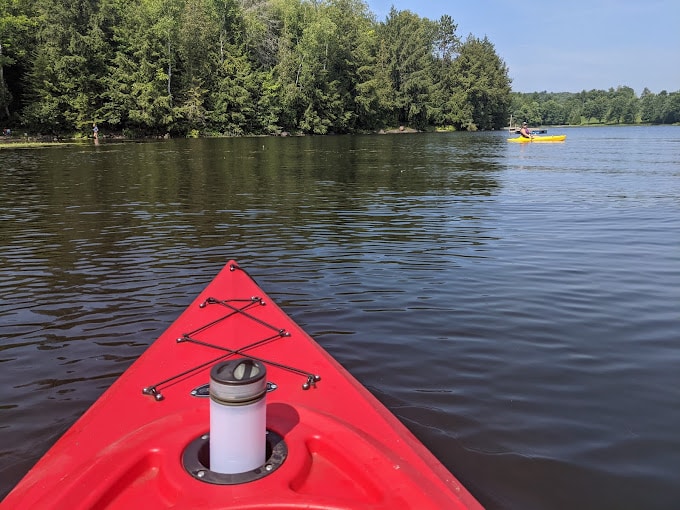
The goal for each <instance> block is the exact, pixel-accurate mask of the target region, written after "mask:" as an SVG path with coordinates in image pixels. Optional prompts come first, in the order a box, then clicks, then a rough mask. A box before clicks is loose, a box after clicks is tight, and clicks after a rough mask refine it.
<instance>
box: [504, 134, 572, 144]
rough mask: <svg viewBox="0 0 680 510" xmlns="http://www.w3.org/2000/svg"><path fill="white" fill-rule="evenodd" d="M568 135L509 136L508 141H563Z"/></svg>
mask: <svg viewBox="0 0 680 510" xmlns="http://www.w3.org/2000/svg"><path fill="white" fill-rule="evenodd" d="M566 138H567V135H551V136H534V137H533V138H524V137H523V136H518V137H516V138H508V142H516V143H528V142H563V141H564V140H566Z"/></svg>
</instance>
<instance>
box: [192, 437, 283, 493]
mask: <svg viewBox="0 0 680 510" xmlns="http://www.w3.org/2000/svg"><path fill="white" fill-rule="evenodd" d="M287 456H288V446H287V445H286V443H285V441H284V440H283V437H282V436H280V435H279V434H277V433H276V432H274V431H272V430H267V437H266V457H267V460H266V461H265V462H264V464H262V465H261V466H258V467H256V468H255V469H252V470H250V471H246V472H244V473H232V474H225V473H217V472H215V471H212V470H211V469H210V434H204V435H202V436H200V437H198V438H196V439H194V440H193V441H192V442H191V443H189V445H188V446H187V447H186V448H185V449H184V452H183V453H182V465H183V466H184V469H185V470H186V471H187V473H189V474H190V475H191V476H192V477H194V478H195V479H196V480H200V481H201V482H205V483H210V484H213V485H238V484H242V483H248V482H252V481H255V480H259V479H260V478H264V477H265V476H267V475H270V474H271V473H273V472H274V471H276V470H277V469H278V468H279V467H281V465H282V464H283V463H284V461H285V460H286V457H287Z"/></svg>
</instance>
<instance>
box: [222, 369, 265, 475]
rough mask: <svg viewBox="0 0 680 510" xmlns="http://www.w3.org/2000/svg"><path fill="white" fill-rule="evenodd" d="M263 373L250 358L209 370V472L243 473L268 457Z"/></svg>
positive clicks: (256, 466)
mask: <svg viewBox="0 0 680 510" xmlns="http://www.w3.org/2000/svg"><path fill="white" fill-rule="evenodd" d="M266 373H267V370H266V368H265V366H264V364H262V363H261V362H259V361H255V360H253V359H250V358H242V359H235V360H231V361H225V362H223V363H218V364H216V365H215V366H214V367H213V368H212V370H211V371H210V471H214V472H216V473H224V474H237V473H245V472H247V471H252V470H253V469H256V468H258V467H260V466H262V465H263V464H264V463H265V461H266V460H267V458H266V455H267V453H266V450H267V423H266V421H267V418H266V399H265V395H266V393H267V380H266V377H265V376H266Z"/></svg>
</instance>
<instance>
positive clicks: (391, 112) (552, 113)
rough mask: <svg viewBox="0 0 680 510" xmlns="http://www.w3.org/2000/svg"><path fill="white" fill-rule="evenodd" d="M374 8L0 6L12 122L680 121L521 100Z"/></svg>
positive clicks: (243, 0)
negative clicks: (377, 13) (380, 15)
mask: <svg viewBox="0 0 680 510" xmlns="http://www.w3.org/2000/svg"><path fill="white" fill-rule="evenodd" d="M456 31H457V25H456V23H455V22H454V20H453V18H452V17H451V16H443V17H442V18H440V19H439V20H436V21H433V20H429V19H427V18H421V17H419V16H417V15H416V14H414V13H412V12H410V11H398V10H396V9H394V8H393V9H392V10H391V11H390V13H389V15H388V16H387V17H386V18H385V19H384V20H380V21H378V20H377V19H376V18H375V16H374V15H373V13H371V12H370V10H369V8H368V6H367V4H366V3H365V2H364V1H362V0H0V122H1V123H3V124H4V126H3V127H5V126H7V127H12V128H17V127H21V128H22V129H23V130H26V131H29V132H33V133H43V134H45V133H53V134H65V133H81V134H87V133H90V132H91V130H90V128H91V126H92V123H93V122H96V123H98V124H99V125H100V127H101V128H103V130H105V131H107V132H117V133H123V134H125V135H127V136H143V135H158V134H165V133H170V134H175V135H182V136H185V135H189V136H211V135H240V134H278V133H283V132H294V133H313V134H326V133H353V132H363V131H375V130H378V129H382V128H387V127H396V126H401V125H405V126H408V127H411V128H414V129H432V128H434V127H447V128H453V129H459V130H460V129H467V130H477V129H483V130H486V129H499V128H502V127H504V126H505V125H507V123H508V120H509V116H510V114H513V115H514V118H516V119H522V120H524V119H526V120H528V121H529V122H531V123H532V124H534V125H538V124H566V123H571V124H580V123H590V122H607V123H617V122H638V121H641V122H658V123H669V122H678V121H680V104H679V103H680V98H679V97H678V93H671V94H668V93H666V92H662V93H661V94H659V95H655V94H652V93H651V92H649V91H645V93H643V94H642V96H641V97H640V98H637V97H636V96H635V94H634V92H633V91H632V89H629V88H626V87H620V88H618V89H617V90H610V91H608V92H605V91H590V92H585V91H584V92H582V93H581V94H566V93H565V94H549V93H545V92H544V93H537V94H517V93H515V94H513V93H512V92H511V80H510V78H509V74H508V68H507V66H506V64H505V63H504V61H503V60H502V58H500V57H499V56H498V55H497V53H496V50H495V47H494V45H493V44H492V43H491V41H489V40H488V39H487V38H486V37H484V38H481V39H480V38H477V37H475V36H474V35H472V34H471V35H468V36H467V37H465V38H461V37H460V36H459V35H458V34H457V32H456Z"/></svg>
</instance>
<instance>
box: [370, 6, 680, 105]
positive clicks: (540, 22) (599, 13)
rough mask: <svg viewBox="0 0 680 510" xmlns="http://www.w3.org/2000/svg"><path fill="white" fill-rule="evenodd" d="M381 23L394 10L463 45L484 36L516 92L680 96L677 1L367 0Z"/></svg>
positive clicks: (678, 15)
mask: <svg viewBox="0 0 680 510" xmlns="http://www.w3.org/2000/svg"><path fill="white" fill-rule="evenodd" d="M366 3H367V4H368V6H369V8H370V10H371V12H373V14H375V15H376V18H377V19H378V21H384V20H385V18H386V16H387V14H388V13H389V11H390V7H391V6H392V5H394V7H395V8H396V9H397V10H399V11H405V10H409V11H412V12H414V13H416V14H417V15H419V16H420V17H423V18H429V19H431V20H438V19H439V18H440V17H441V16H442V15H444V14H448V15H449V16H451V17H452V18H453V21H454V23H456V24H457V25H458V30H457V34H458V35H459V36H460V37H461V38H462V39H465V38H466V37H467V35H468V34H470V33H472V34H473V35H474V36H475V37H478V38H480V39H481V38H483V37H484V36H487V37H488V38H489V40H490V41H491V42H492V43H493V45H494V46H495V48H496V54H497V55H498V56H499V57H500V58H502V59H503V61H505V63H506V64H507V66H508V68H509V70H510V73H509V74H510V78H511V79H512V89H513V90H514V91H516V92H541V91H544V90H546V91H548V92H580V91H581V90H584V89H585V90H591V89H602V90H608V89H609V88H610V87H613V88H616V87H618V86H620V85H621V86H628V87H631V88H633V89H634V90H635V92H636V93H637V94H638V95H639V94H640V93H641V92H642V90H643V89H644V88H645V87H647V88H648V89H649V90H651V91H652V92H654V93H657V94H658V93H659V92H661V91H662V90H666V91H667V92H678V91H680V0H567V1H555V2H544V1H540V0H538V1H535V0H534V1H532V2H526V1H524V2H520V1H517V0H515V1H513V0H471V1H470V0H468V1H461V0H366Z"/></svg>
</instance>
